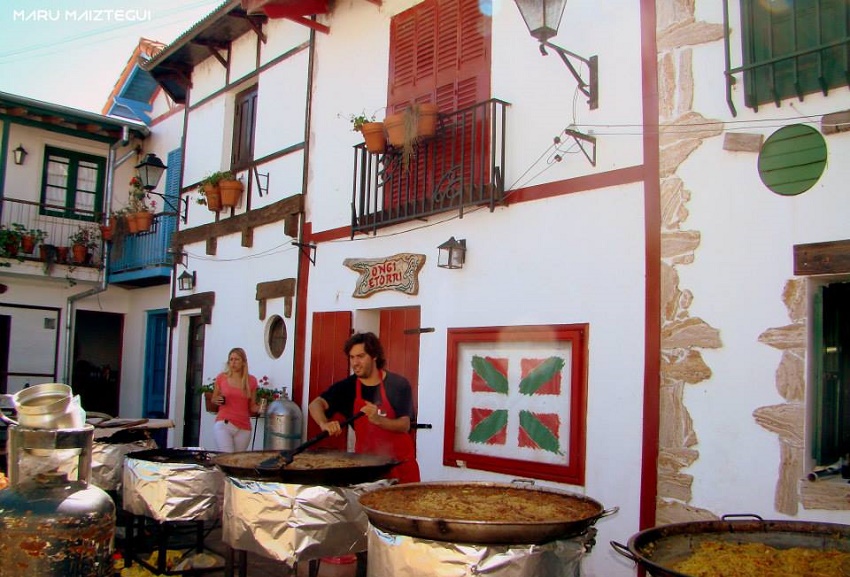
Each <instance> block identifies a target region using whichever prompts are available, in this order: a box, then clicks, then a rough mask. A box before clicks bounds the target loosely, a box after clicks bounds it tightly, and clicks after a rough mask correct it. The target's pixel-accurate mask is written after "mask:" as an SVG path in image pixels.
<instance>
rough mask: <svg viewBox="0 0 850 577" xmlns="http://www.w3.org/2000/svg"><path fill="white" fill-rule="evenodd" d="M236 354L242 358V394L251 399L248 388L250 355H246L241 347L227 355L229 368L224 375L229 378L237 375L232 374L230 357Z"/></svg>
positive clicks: (231, 350)
mask: <svg viewBox="0 0 850 577" xmlns="http://www.w3.org/2000/svg"><path fill="white" fill-rule="evenodd" d="M233 353H236V354H237V355H239V356H240V357H241V358H242V379H241V382H240V385H241V388H242V394H244V395H245V396H246V397H249V396H250V394H251V391H250V389H249V388H248V355H247V354H246V353H245V349H243V348H240V347H234V348H232V349H230V352H229V353H227V368H226V369H225V371H224V374H225V375H227V376H228V377H232V376H235V375H231V374H230V355H232V354H233Z"/></svg>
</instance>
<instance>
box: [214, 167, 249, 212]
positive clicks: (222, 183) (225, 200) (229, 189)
mask: <svg viewBox="0 0 850 577" xmlns="http://www.w3.org/2000/svg"><path fill="white" fill-rule="evenodd" d="M218 188H219V190H221V205H222V206H238V205H239V201H240V200H241V199H242V191H243V190H245V186H244V185H243V184H242V180H241V179H239V178H237V177H236V176H234V175H233V173H231V172H223V173H222V177H221V180H219V181H218Z"/></svg>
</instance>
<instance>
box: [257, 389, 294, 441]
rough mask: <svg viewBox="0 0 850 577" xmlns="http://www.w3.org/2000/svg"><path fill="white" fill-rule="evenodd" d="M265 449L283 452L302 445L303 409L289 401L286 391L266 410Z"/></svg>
mask: <svg viewBox="0 0 850 577" xmlns="http://www.w3.org/2000/svg"><path fill="white" fill-rule="evenodd" d="M264 437H265V438H264V439H263V448H265V449H266V450H275V451H282V450H285V449H294V448H295V447H297V446H298V445H300V444H301V409H300V408H299V407H298V405H297V404H295V403H294V402H292V401H291V400H289V397H288V396H287V395H286V391H284V392H283V394H281V396H280V398H278V399H276V400H275V401H273V402H272V404H270V405H269V408H268V409H266V432H265V435H264Z"/></svg>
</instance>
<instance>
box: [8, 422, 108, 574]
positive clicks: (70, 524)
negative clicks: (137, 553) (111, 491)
mask: <svg viewBox="0 0 850 577" xmlns="http://www.w3.org/2000/svg"><path fill="white" fill-rule="evenodd" d="M92 432H93V428H92V427H91V425H86V426H85V427H84V428H81V429H54V430H44V429H40V430H39V429H24V428H21V427H18V426H10V427H9V430H8V433H9V449H10V450H9V454H8V458H9V461H10V462H9V470H10V477H9V478H10V480H11V482H12V484H11V485H10V486H9V487H8V488H7V489H5V490H2V491H0V577H13V576H15V577H17V576H20V575H27V576H37V577H60V576H62V577H65V576H68V575H74V576H79V577H107V576H111V575H112V570H113V564H112V547H113V542H114V537H115V504H114V503H113V501H112V499H111V498H110V497H109V495H108V494H107V493H106V492H105V491H103V490H102V489H100V488H98V487H96V486H94V485H91V484H89V481H90V479H91V445H92ZM54 450H55V451H65V452H67V451H69V450H76V451H78V453H77V457H78V458H79V463H78V465H77V476H76V478H71V477H70V476H69V474H68V473H62V472H60V471H59V468H58V467H57V468H56V470H51V471H46V472H40V473H37V474H35V475H31V476H30V475H27V476H22V475H20V474H19V472H18V471H19V465H20V464H21V463H20V461H21V460H22V459H27V458H32V456H33V453H34V452H37V453H38V454H37V455H35V457H36V458H38V459H41V460H44V459H50V455H49V453H50V452H51V451H54Z"/></svg>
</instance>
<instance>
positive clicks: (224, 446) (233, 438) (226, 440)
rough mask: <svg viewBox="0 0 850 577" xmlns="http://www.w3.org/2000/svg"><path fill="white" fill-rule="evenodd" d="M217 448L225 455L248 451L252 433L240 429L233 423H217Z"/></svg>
mask: <svg viewBox="0 0 850 577" xmlns="http://www.w3.org/2000/svg"><path fill="white" fill-rule="evenodd" d="M213 434H214V435H215V444H216V448H217V449H218V450H219V451H221V452H223V453H239V452H242V451H247V450H248V445H249V444H250V443H251V431H250V430H247V431H246V430H245V429H240V428H239V427H237V426H235V425H234V424H233V423H225V422H224V421H216V422H215V426H214V427H213Z"/></svg>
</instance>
